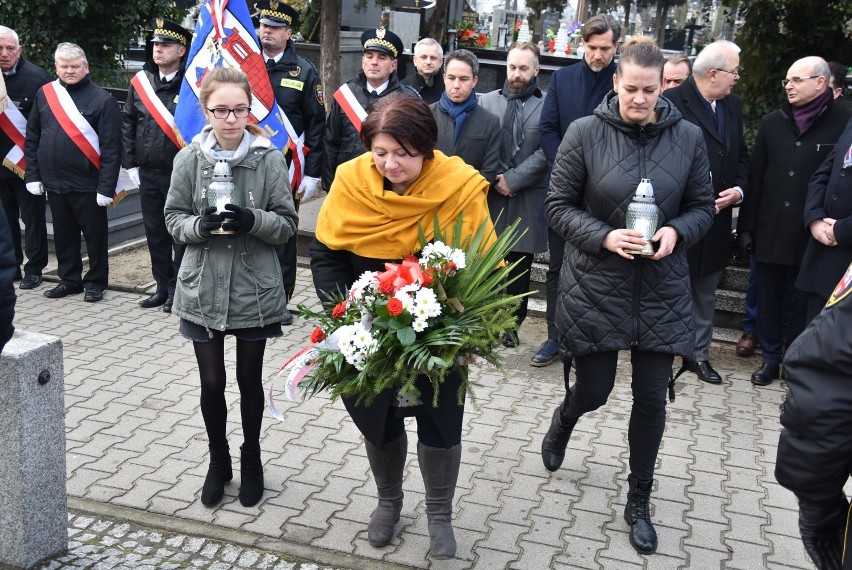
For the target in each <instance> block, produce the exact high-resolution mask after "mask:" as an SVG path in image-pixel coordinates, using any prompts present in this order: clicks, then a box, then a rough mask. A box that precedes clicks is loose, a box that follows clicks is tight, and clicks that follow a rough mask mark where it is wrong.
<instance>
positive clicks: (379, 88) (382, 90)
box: [367, 77, 390, 95]
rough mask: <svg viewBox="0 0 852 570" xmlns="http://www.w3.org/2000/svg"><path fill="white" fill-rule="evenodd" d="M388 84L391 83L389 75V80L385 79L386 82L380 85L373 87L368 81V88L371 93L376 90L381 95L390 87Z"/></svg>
mask: <svg viewBox="0 0 852 570" xmlns="http://www.w3.org/2000/svg"><path fill="white" fill-rule="evenodd" d="M388 85H390V77H388V79H387V81H385V82H384V83H382V84H381V85H379V86H378V87H373V86H372V85H370V84H369V83H367V90H368V91H369V92H370V93H373V92H375V93H376V95H381V94H382V93H384V92H385V89H387V88H388Z"/></svg>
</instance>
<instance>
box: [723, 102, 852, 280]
mask: <svg viewBox="0 0 852 570" xmlns="http://www.w3.org/2000/svg"><path fill="white" fill-rule="evenodd" d="M849 116H850V112H849V111H848V110H846V109H844V108H843V107H841V106H839V105H835V104H834V102H833V101H832V100H831V99H829V100H828V102H827V103H826V104H825V106H824V107H823V108H822V109H821V110H820V112H819V115H818V116H817V118H816V119H815V120H814V122H813V124H812V125H811V128H809V129H808V130H807V131H805V132H804V134H803V133H800V132H799V129H798V127H797V126H796V122H795V121H794V120H793V107H792V106H791V105H790V103H788V102H786V101H785V102H784V104H783V105H782V106H781V108H780V109H778V110H777V111H773V112H771V113H769V114H768V115H766V116H765V117H763V119H762V120H761V122H760V129H759V130H758V131H757V138H756V139H755V143H754V150H753V151H752V155H751V172H750V174H749V185H748V188H749V191H748V193H747V194H746V198H745V201H744V202H743V205H742V207H741V208H740V216H739V220H738V222H737V231H738V232H746V231H748V232H753V238H754V258H755V260H756V261H758V262H760V263H775V264H778V265H788V266H791V267H799V266H800V265H801V263H802V256H803V255H804V253H805V246H806V245H807V243H808V236H809V232H808V231H807V229H806V228H805V225H804V224H803V223H802V216H803V215H804V211H805V198H806V197H807V194H808V182H809V181H810V178H811V175H813V173H814V172H816V169H817V168H818V167H819V165H820V164H822V162H823V161H824V160H825V159H826V157H827V156H828V154H829V153H830V152H831V149H833V148H834V145H835V143H837V139H838V138H839V137H840V133H842V132H843V128H844V127H845V126H846V122H847V121H848V120H849Z"/></svg>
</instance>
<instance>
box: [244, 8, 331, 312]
mask: <svg viewBox="0 0 852 570" xmlns="http://www.w3.org/2000/svg"><path fill="white" fill-rule="evenodd" d="M255 8H256V9H257V10H258V13H257V16H258V18H259V20H260V30H259V31H260V33H259V36H260V44H261V48H262V49H263V57H264V59H266V71H267V72H268V73H269V82H270V83H271V84H272V89H273V90H274V91H275V100H276V101H277V102H278V105H279V106H280V107H281V110H282V111H284V114H285V115H286V116H287V119H288V120H289V121H290V124H291V125H292V126H293V130H294V131H295V134H296V136H300V137H301V136H303V135H304V146H305V147H306V150H307V154H305V156H304V163H303V164H301V174H302V177H301V182H299V186H298V191H297V192H296V196H295V197H296V209H297V210H298V208H299V200H310V199H311V198H313V197H314V196H316V193H317V191H318V190H319V186H320V178H321V177H322V164H323V133H324V130H325V107H324V104H325V101H324V94H323V89H322V83H321V82H320V78H319V73H317V70H316V68H315V67H314V65H313V64H312V63H311V62H310V61H308V60H307V59H305V58H303V57H301V56H300V55H299V54H297V53H296V46H295V45H294V44H293V40H292V39H291V36H292V35H293V28H294V27H295V26H296V25H297V23H298V19H299V13H298V12H297V11H296V10H295V9H294V8H293V7H292V6H290V5H289V4H286V3H285V2H279V1H277V0H268V1H262V2H258V3H257V4H255ZM293 159H294V157H293V154H292V153H291V154H289V155H288V157H287V160H288V164H290V166H291V171H294V170H295V168H294V166H293V164H292V162H293ZM299 160H301V158H300V159H299ZM291 182H295V180H294V179H293V177H292V176H291ZM291 186H294V185H293V184H291ZM297 241H298V239H297V235H296V234H294V235H293V237H291V238H290V240H289V241H288V242H287V243H285V244H284V245H281V246H278V248H277V251H278V261H279V262H280V263H281V273H282V278H283V280H284V290H285V291H286V292H287V298H288V299H290V298H291V297H292V295H293V289H294V288H295V286H296V242H297Z"/></svg>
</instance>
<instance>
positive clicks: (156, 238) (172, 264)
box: [139, 168, 183, 295]
mask: <svg viewBox="0 0 852 570" xmlns="http://www.w3.org/2000/svg"><path fill="white" fill-rule="evenodd" d="M139 180H140V184H139V201H140V202H141V205H142V223H143V224H144V225H145V239H146V241H147V242H148V253H149V255H150V256H151V274H152V276H153V277H154V281H156V282H157V292H158V293H166V294H168V295H174V294H175V282H176V279H177V274H178V270H179V269H180V262H181V259H182V258H183V246H182V245H179V244H177V243H175V241H174V240H173V239H172V236H171V235H170V234H169V231H168V230H167V229H166V217H165V215H164V212H163V210H164V209H165V207H166V195H167V194H168V192H169V182H170V180H171V174H170V173H168V172H151V171H149V170H145V169H142V168H140V169H139Z"/></svg>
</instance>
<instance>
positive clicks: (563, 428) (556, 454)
mask: <svg viewBox="0 0 852 570" xmlns="http://www.w3.org/2000/svg"><path fill="white" fill-rule="evenodd" d="M568 398H569V396H566V397H565V401H564V402H562V404H560V406H559V407H558V408H556V410H554V412H553V419H552V420H551V421H550V429H548V430H547V433H546V434H544V439H543V440H542V442H541V460H542V461H543V462H544V468H545V469H547V470H548V471H556V470H557V469H559V467H561V466H562V460H563V459H565V448H566V447H567V446H568V441H569V440H570V439H571V432H572V431H574V426H575V425H577V419H578V418H575V419H573V420H569V419H566V418H565V417H564V413H565V410H566V409H567V408H568Z"/></svg>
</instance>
